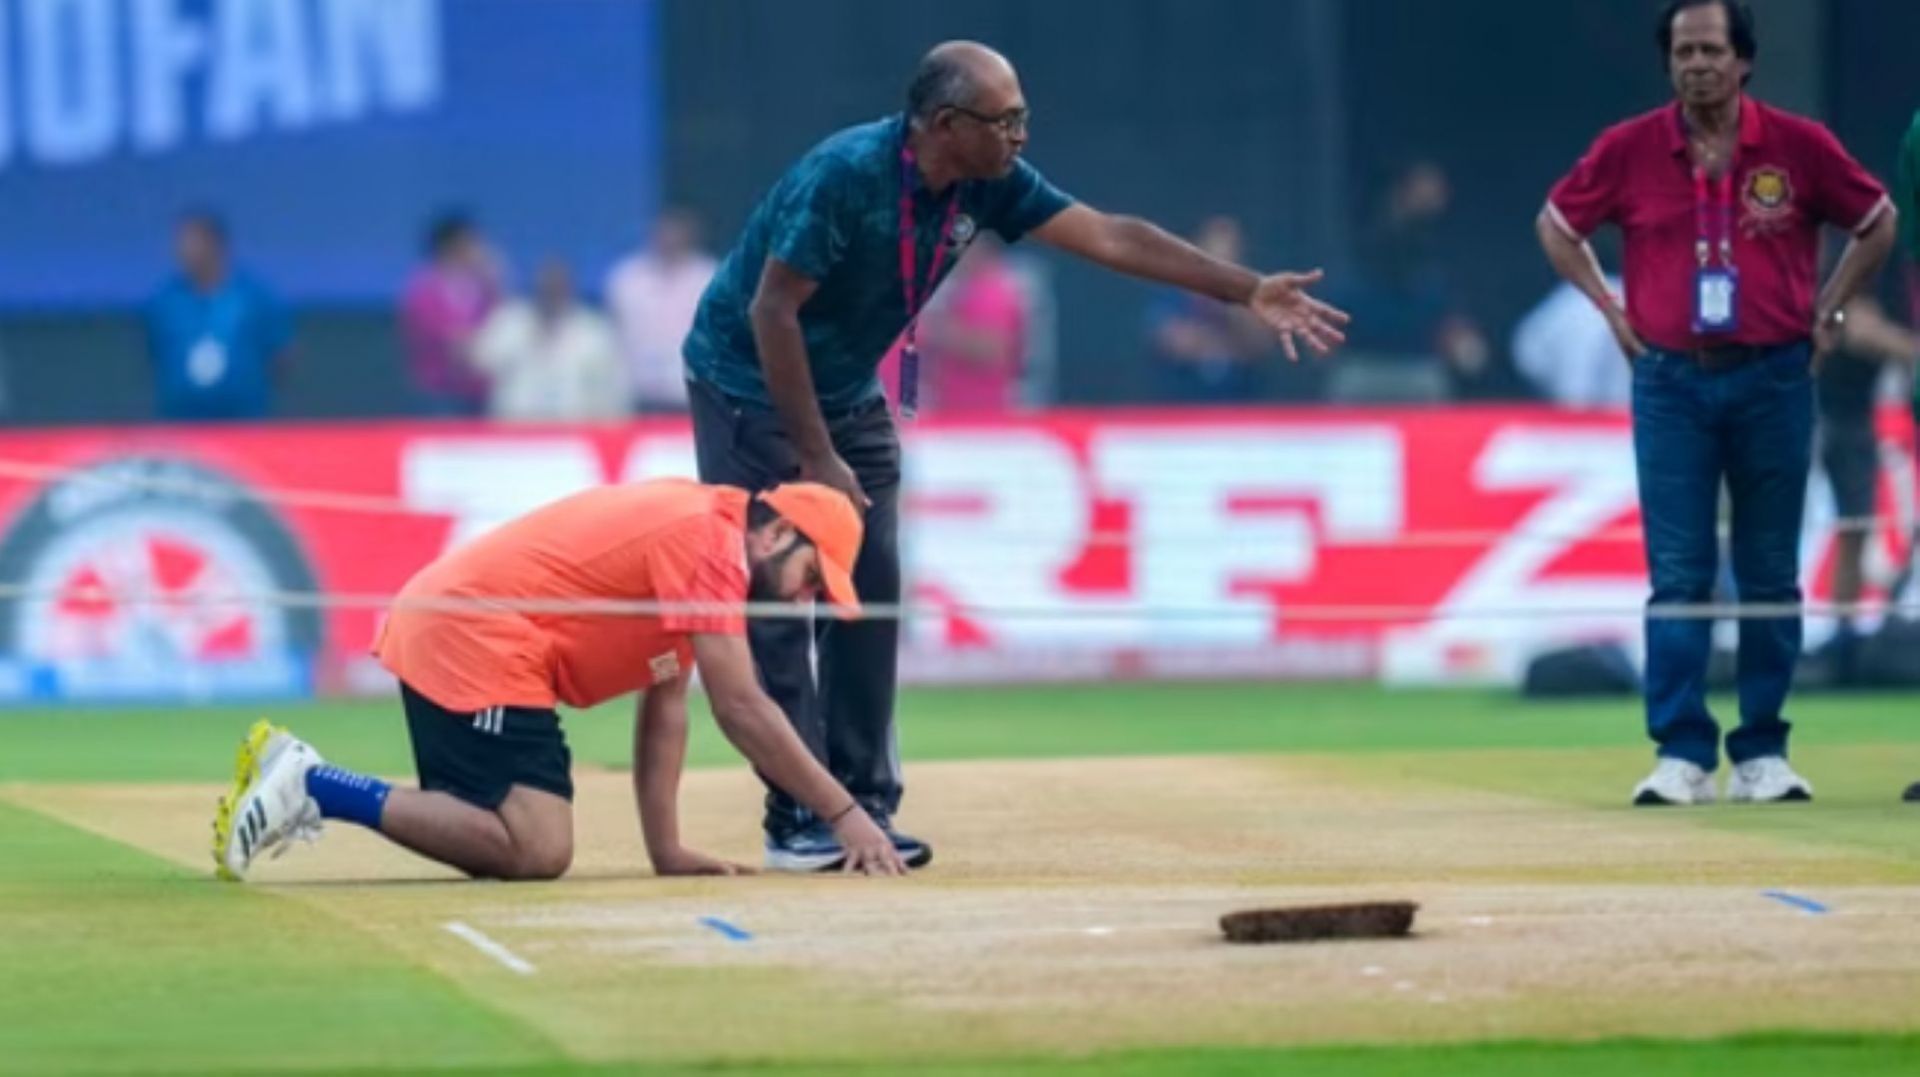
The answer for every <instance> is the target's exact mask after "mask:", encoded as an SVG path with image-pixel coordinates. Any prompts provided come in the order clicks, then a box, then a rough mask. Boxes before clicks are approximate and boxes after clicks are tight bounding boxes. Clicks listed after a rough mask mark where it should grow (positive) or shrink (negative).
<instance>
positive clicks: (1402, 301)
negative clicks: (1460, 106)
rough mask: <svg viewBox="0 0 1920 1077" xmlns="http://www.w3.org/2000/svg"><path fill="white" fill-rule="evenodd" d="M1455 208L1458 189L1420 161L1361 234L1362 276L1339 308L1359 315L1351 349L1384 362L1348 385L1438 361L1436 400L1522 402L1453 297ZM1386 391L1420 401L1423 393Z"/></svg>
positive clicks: (1398, 180) (1362, 370) (1392, 187)
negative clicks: (1395, 368) (1388, 368)
mask: <svg viewBox="0 0 1920 1077" xmlns="http://www.w3.org/2000/svg"><path fill="white" fill-rule="evenodd" d="M1452 205H1453V184H1452V182H1451V181H1450V180H1449V179H1448V178H1447V173H1446V170H1445V169H1443V168H1442V167H1441V166H1440V165H1439V164H1438V163H1436V162H1433V161H1429V160H1420V161H1415V162H1414V163H1413V164H1411V165H1409V166H1407V167H1406V168H1404V169H1402V170H1401V171H1400V172H1399V173H1398V174H1397V175H1395V177H1394V179H1393V181H1392V182H1391V183H1390V184H1389V185H1388V186H1387V190H1386V193H1385V197H1384V198H1383V199H1382V201H1381V203H1380V206H1379V208H1378V209H1377V210H1376V211H1375V213H1374V216H1373V219H1372V221H1371V222H1370V223H1369V224H1368V225H1367V226H1366V228H1365V231H1364V232H1363V234H1362V237H1361V240H1360V250H1359V264H1358V266H1357V272H1355V273H1354V274H1352V275H1351V276H1350V277H1349V278H1348V280H1347V284H1346V287H1345V289H1344V290H1343V291H1342V292H1341V293H1340V295H1339V296H1338V297H1337V298H1336V300H1335V302H1337V303H1338V304H1339V305H1340V306H1343V307H1345V308H1346V309H1347V311H1348V312H1349V313H1351V314H1352V315H1353V326H1354V327H1353V331H1352V332H1351V333H1349V334H1348V339H1347V343H1348V346H1349V347H1350V348H1352V349H1354V350H1355V351H1357V352H1365V353H1372V354H1373V355H1374V356H1377V357H1380V358H1377V359H1375V360H1374V362H1373V363H1372V364H1368V363H1362V364H1359V365H1356V367H1355V369H1354V371H1353V372H1352V373H1351V375H1349V378H1350V379H1351V380H1355V381H1364V380H1367V379H1368V377H1369V375H1378V374H1384V372H1382V371H1378V370H1373V371H1370V370H1368V369H1366V368H1367V367H1368V366H1377V365H1378V364H1379V363H1380V362H1382V361H1383V360H1384V361H1387V362H1389V363H1392V362H1397V363H1398V364H1399V365H1400V366H1401V367H1403V368H1409V367H1411V368H1420V367H1425V366H1426V365H1427V364H1431V363H1433V362H1435V361H1436V360H1437V361H1438V370H1437V371H1427V373H1428V374H1430V375H1431V376H1430V378H1429V379H1427V380H1428V381H1429V382H1430V384H1431V387H1432V388H1431V391H1432V392H1433V393H1435V394H1436V395H1445V396H1451V397H1454V398H1457V399H1482V398H1487V397H1500V396H1513V395H1518V394H1519V393H1520V389H1521V387H1520V385H1519V383H1518V379H1517V378H1516V377H1515V375H1514V374H1513V372H1512V369H1511V368H1510V367H1509V366H1508V365H1507V364H1506V363H1505V362H1504V361H1503V360H1502V357H1501V356H1499V355H1496V354H1495V353H1494V351H1493V348H1492V347H1491V346H1490V345H1489V344H1488V342H1487V337H1486V334H1485V333H1483V332H1482V331H1481V329H1480V327H1479V325H1478V324H1477V323H1476V322H1475V321H1474V320H1473V318H1471V317H1470V316H1469V315H1468V314H1467V313H1466V311H1465V310H1464V309H1463V304H1462V303H1461V302H1460V300H1459V298H1458V297H1457V296H1456V295H1455V294H1454V293H1453V288H1452V283H1451V282H1452V281H1453V280H1454V279H1455V276H1456V274H1455V273H1454V271H1453V267H1452V265H1451V264H1450V263H1449V261H1448V259H1447V257H1446V254H1445V252H1446V250H1447V244H1446V241H1445V239H1444V237H1443V236H1442V234H1441V232H1442V225H1443V223H1444V222H1445V220H1446V216H1447V213H1448V211H1449V210H1450V209H1451V208H1452ZM1417 372H1418V371H1417V370H1416V371H1407V373H1417ZM1385 391H1386V392H1388V393H1390V394H1391V395H1394V396H1400V397H1403V396H1409V395H1418V392H1417V390H1402V389H1391V388H1388V389H1386V390H1385ZM1358 395H1365V391H1364V390H1360V391H1359V393H1358Z"/></svg>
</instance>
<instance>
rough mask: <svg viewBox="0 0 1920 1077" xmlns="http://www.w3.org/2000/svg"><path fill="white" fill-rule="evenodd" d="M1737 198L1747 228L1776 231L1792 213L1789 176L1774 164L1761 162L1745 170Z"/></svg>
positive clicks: (1784, 224)
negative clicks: (1745, 177)
mask: <svg viewBox="0 0 1920 1077" xmlns="http://www.w3.org/2000/svg"><path fill="white" fill-rule="evenodd" d="M1740 201H1741V202H1742V203H1744V204H1745V205H1746V207H1747V225H1748V230H1749V232H1770V231H1776V230H1778V229H1780V228H1783V227H1785V226H1786V222H1787V221H1788V219H1789V218H1791V217H1792V216H1793V180H1792V179H1791V178H1790V177H1789V176H1788V175H1787V170H1786V169H1784V168H1781V167H1780V166H1778V165H1761V166H1760V167H1759V168H1756V169H1754V170H1753V171H1751V172H1748V173H1747V182H1746V186H1745V188H1744V189H1743V190H1742V191H1741V196H1740Z"/></svg>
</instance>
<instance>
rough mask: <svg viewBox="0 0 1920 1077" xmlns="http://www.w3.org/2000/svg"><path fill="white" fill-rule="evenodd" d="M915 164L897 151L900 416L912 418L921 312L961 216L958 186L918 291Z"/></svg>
mask: <svg viewBox="0 0 1920 1077" xmlns="http://www.w3.org/2000/svg"><path fill="white" fill-rule="evenodd" d="M918 163H919V162H918V160H917V159H916V158H915V157H914V155H913V148H912V147H910V146H905V145H903V146H901V147H900V291H901V293H902V295H903V296H904V298H905V299H906V303H907V329H906V338H905V342H904V343H903V344H902V345H901V348H900V414H902V415H904V416H906V417H907V418H909V419H911V418H913V416H914V414H915V413H916V412H918V411H919V410H920V343H919V325H920V309H921V308H922V307H923V306H925V305H926V301H927V300H928V299H931V298H932V297H933V289H934V286H935V285H936V284H937V283H938V282H939V280H940V265H941V263H942V262H945V261H946V258H947V244H948V243H949V242H951V241H952V239H953V224H954V221H955V220H956V219H957V218H958V217H959V215H960V184H959V183H958V182H955V183H954V185H953V189H952V190H951V191H949V192H948V193H947V212H946V219H945V221H944V222H943V223H942V224H941V225H940V242H938V243H936V244H935V245H934V248H933V262H932V264H930V265H929V266H928V267H927V283H926V288H925V289H924V290H923V289H922V288H921V287H920V249H919V244H918V242H917V240H918V239H919V232H918V231H917V230H916V229H915V228H914V222H913V172H914V167H915V166H916V165H917V164H918Z"/></svg>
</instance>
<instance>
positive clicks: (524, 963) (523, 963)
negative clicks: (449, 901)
mask: <svg viewBox="0 0 1920 1077" xmlns="http://www.w3.org/2000/svg"><path fill="white" fill-rule="evenodd" d="M442 926H444V927H445V928H446V929H447V931H448V932H449V933H450V934H453V935H457V936H459V937H460V938H462V939H465V940H466V941H467V942H469V943H471V944H472V945H473V948H474V949H476V950H478V951H480V952H481V953H483V954H486V955H487V956H488V957H491V958H493V959H494V960H495V961H498V962H499V963H500V964H502V965H505V966H506V967H507V968H508V969H511V970H512V971H514V972H517V973H519V974H520V975H522V976H531V975H533V974H534V973H535V972H536V971H538V970H537V969H535V968H534V967H533V963H532V962H530V961H528V960H526V959H525V958H523V957H521V956H520V955H518V954H516V953H514V952H513V951H512V950H509V949H507V948H506V947H504V946H502V945H500V944H499V943H497V942H495V941H493V940H492V939H490V938H488V937H487V934H486V932H484V931H481V930H480V929H478V928H474V927H469V926H468V925H466V924H465V923H463V922H461V921H459V920H449V921H447V922H446V923H445V924H444V925H442Z"/></svg>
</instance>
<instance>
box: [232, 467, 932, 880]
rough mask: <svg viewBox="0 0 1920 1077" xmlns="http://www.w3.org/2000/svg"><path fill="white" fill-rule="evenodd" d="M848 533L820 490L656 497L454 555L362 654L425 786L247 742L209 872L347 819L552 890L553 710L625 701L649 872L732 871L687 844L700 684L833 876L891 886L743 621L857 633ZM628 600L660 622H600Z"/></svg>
mask: <svg viewBox="0 0 1920 1077" xmlns="http://www.w3.org/2000/svg"><path fill="white" fill-rule="evenodd" d="M861 532H862V523H861V519H860V515H859V513H857V512H856V511H855V510H854V508H853V505H852V504H851V503H850V502H849V501H848V500H847V499H846V497H845V496H844V495H842V494H840V493H838V492H836V491H833V490H831V489H829V488H827V487H824V486H819V485H815V484H812V483H790V484H788V485H785V486H780V487H777V488H775V489H773V490H770V491H767V492H765V493H762V494H760V495H758V496H756V497H752V498H751V500H750V499H749V495H748V494H747V493H746V492H745V491H742V490H738V489H734V488H732V487H726V486H704V485H701V484H699V483H694V482H689V481H684V480H678V479H669V480H661V481H656V482H644V483H634V484H630V485H624V486H608V487H602V488H599V489H595V490H589V491H587V492H585V493H581V494H576V495H574V496H572V497H569V498H566V499H564V500H561V501H558V502H555V503H553V504H551V505H548V506H546V507H545V508H541V509H538V510H536V511H534V512H532V513H529V514H527V515H525V516H522V517H520V518H519V519H516V520H514V521H512V522H510V523H507V524H505V525H504V526H502V527H500V528H498V529H496V530H494V531H491V532H489V533H487V534H486V535H483V536H481V537H480V538H478V539H475V540H474V541H472V542H470V543H468V544H466V545H464V546H462V547H460V548H458V549H456V550H454V551H453V552H451V553H449V554H447V555H446V556H445V557H442V558H441V559H440V560H438V561H435V562H434V563H433V564H431V565H428V566H427V567H426V568H425V569H424V570H422V571H421V572H420V573H419V574H418V575H416V576H415V577H414V578H413V579H412V580H411V581H409V582H408V583H407V586H406V587H405V588H404V589H403V590H402V591H401V593H400V596H399V598H398V599H397V600H396V601H395V603H394V608H393V610H392V612H391V614H390V615H389V617H388V619H387V621H386V624H385V625H384V626H382V628H381V631H380V638H379V640H378V642H377V643H376V644H375V647H374V650H375V653H376V654H377V655H378V656H379V658H380V661H381V664H382V665H384V666H385V667H386V668H387V669H389V670H391V671H392V672H393V673H394V675H395V676H397V677H398V678H399V679H400V698H401V702H402V704H403V706H404V708H405V710H406V715H407V728H408V731H409V733H410V734H411V736H412V739H413V751H414V759H415V763H416V765H417V768H418V770H419V774H420V788H418V789H404V788H395V787H393V786H390V785H388V784H387V783H386V782H383V781H381V780H379V779H377V778H373V777H370V776H367V775H363V774H356V773H353V772H351V771H347V770H344V769H342V768H340V767H337V766H334V765H332V764H329V763H327V762H325V761H324V760H323V759H321V757H320V755H319V753H318V752H316V751H315V750H314V749H313V747H312V746H311V745H309V744H307V743H306V742H305V741H302V740H300V739H299V738H297V737H295V736H293V735H292V734H291V733H289V732H287V731H286V730H285V729H281V728H277V727H275V726H272V725H270V724H268V723H267V722H264V721H262V722H258V723H256V724H255V725H254V727H253V729H252V730H251V731H250V732H249V734H248V736H247V739H246V742H245V743H243V744H242V745H241V748H240V754H239V759H238V761H237V763H236V765H235V779H234V788H233V791H232V792H231V793H229V794H228V795H227V796H226V797H223V798H222V799H221V801H220V806H219V810H218V812H217V814H216V816H215V819H214V843H213V844H214V847H213V853H214V860H215V863H216V864H217V865H218V870H219V874H220V875H221V876H223V877H225V878H230V879H238V878H241V877H243V876H244V875H245V874H246V872H247V869H248V868H249V867H250V866H251V865H252V863H253V862H254V860H255V859H257V858H258V857H259V856H260V855H261V854H263V853H267V852H271V851H273V850H275V849H278V848H281V847H283V846H284V845H285V844H286V843H288V842H290V841H292V840H293V839H295V838H302V839H306V840H312V839H313V838H315V837H317V836H318V834H319V831H320V826H321V821H322V820H323V819H342V820H346V821H348V822H353V823H358V824H360V825H362V826H365V827H368V828H370V829H373V830H377V831H379V832H380V833H381V834H384V835H385V836H386V837H387V838H388V839H389V840H391V841H393V842H395V843H397V844H399V845H402V846H404V847H406V848H408V849H411V850H413V851H414V852H417V853H419V854H421V855H422V856H426V857H429V858H431V859H434V860H437V861H440V862H441V863H444V864H449V865H451V866H453V867H455V868H458V869H460V870H461V871H464V872H466V873H467V874H469V875H473V876H477V877H483V878H495V879H552V878H556V877H558V876H560V875H561V874H563V873H564V872H565V871H566V870H567V868H568V866H569V865H570V864H571V863H572V862H573V806H572V802H573V779H572V776H571V773H570V769H571V762H572V757H571V755H570V754H569V753H568V751H567V744H566V739H565V737H564V736H563V735H562V734H561V731H560V716H559V714H558V712H557V711H556V710H555V708H556V707H557V706H558V705H559V704H561V703H565V704H567V705H568V706H571V707H591V706H594V705H595V704H598V703H601V702H604V701H606V700H609V699H612V698H614V697H616V696H620V695H624V694H626V693H628V692H632V691H636V690H638V691H640V692H641V693H642V694H641V698H640V706H639V715H638V717H637V719H636V721H635V726H634V767H633V784H634V795H635V797H636V799H637V800H638V802H639V808H640V821H641V830H642V832H643V833H644V835H645V837H646V845H647V856H648V858H649V859H650V860H652V862H653V868H654V870H655V871H656V872H658V873H659V874H661V875H712V874H734V873H736V872H739V871H742V870H744V869H742V868H739V867H737V866H736V865H733V864H728V863H726V862H724V861H720V860H716V859H714V858H712V857H708V856H704V855H702V854H700V853H697V852H694V851H692V850H689V849H687V848H686V847H685V846H683V845H681V844H680V833H679V822H678V815H677V811H676V800H677V798H678V793H679V787H680V770H681V766H682V764H683V762H684V759H685V755H686V744H687V681H688V678H689V676H690V674H691V671H692V669H693V668H694V667H696V666H697V667H698V668H699V670H700V675H701V679H702V681H703V682H704V684H705V686H706V690H707V698H708V701H709V703H710V704H711V706H712V708H713V714H714V718H715V720H716V721H717V723H718V724H719V726H720V729H721V731H722V732H723V733H725V734H726V736H727V738H728V739H729V740H730V741H732V742H733V744H734V746H735V747H736V748H738V749H739V750H740V752H741V754H743V755H745V756H746V757H747V760H748V761H749V762H750V763H752V764H753V766H754V768H755V769H756V770H757V771H759V772H760V773H761V774H762V775H764V776H765V777H766V778H767V779H768V780H769V781H771V782H772V783H773V784H775V785H777V786H779V787H780V788H782V789H784V790H786V791H787V792H788V793H789V794H790V795H792V796H793V797H794V798H795V799H796V800H798V801H800V802H801V803H803V804H805V805H806V806H807V807H808V808H809V809H811V810H812V811H814V812H815V813H817V814H818V815H819V816H820V817H821V818H823V819H827V820H829V821H830V822H831V823H832V826H833V830H834V834H835V836H836V837H837V838H838V839H839V841H840V844H841V847H842V848H843V849H844V850H845V851H846V855H845V857H844V859H843V860H842V861H841V862H840V863H839V864H838V865H835V866H839V867H843V868H844V869H845V870H848V871H858V872H865V873H867V874H874V875H898V874H902V873H904V871H905V870H906V868H905V866H904V865H903V864H902V862H901V859H900V856H899V853H898V852H897V851H896V850H895V849H894V847H893V844H892V842H891V841H890V840H889V839H888V837H887V836H886V834H885V833H884V832H882V831H881V829H880V828H879V827H878V826H876V825H875V824H874V822H873V820H872V819H871V818H869V817H868V815H867V814H866V813H865V812H864V811H861V810H859V806H858V804H857V802H856V801H855V800H854V798H853V797H852V796H851V795H850V794H849V793H848V792H847V790H846V789H845V788H844V787H843V786H842V785H841V784H840V783H839V782H837V781H835V780H834V779H833V777H832V776H831V775H829V774H828V773H827V771H826V769H825V768H823V767H822V766H820V764H819V763H817V762H815V761H814V758H813V756H812V755H811V754H810V753H809V752H808V751H807V749H806V746H805V745H804V744H802V743H801V741H800V738H799V736H798V735H797V734H795V733H794V731H793V727H792V725H791V724H790V723H788V721H787V719H786V717H785V715H783V714H782V713H781V711H780V708H779V707H778V706H777V705H775V704H774V702H773V700H771V699H769V698H768V697H767V695H766V693H765V692H763V691H762V690H761V688H760V685H759V681H758V679H757V678H756V676H755V673H754V666H753V657H752V655H751V654H750V653H749V651H748V649H747V637H746V610H745V603H746V602H748V601H752V602H756V603H760V602H802V601H809V600H811V599H813V598H814V597H815V596H816V595H819V594H821V593H822V592H824V594H825V597H826V599H827V601H828V602H830V603H832V604H833V605H834V606H835V607H837V612H838V613H839V614H840V615H842V616H854V615H857V614H858V613H859V599H858V596H857V595H855V593H854V588H853V580H852V575H851V573H852V569H853V562H854V559H855V557H856V556H857V555H858V553H859V550H860V542H861ZM632 601H643V602H646V601H650V602H653V603H657V604H658V609H657V611H655V612H649V613H647V614H645V615H636V614H633V613H630V612H619V611H615V610H610V609H605V608H602V609H598V610H596V609H594V608H593V607H594V604H596V603H599V604H601V605H602V606H604V605H605V604H606V603H609V602H632Z"/></svg>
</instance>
